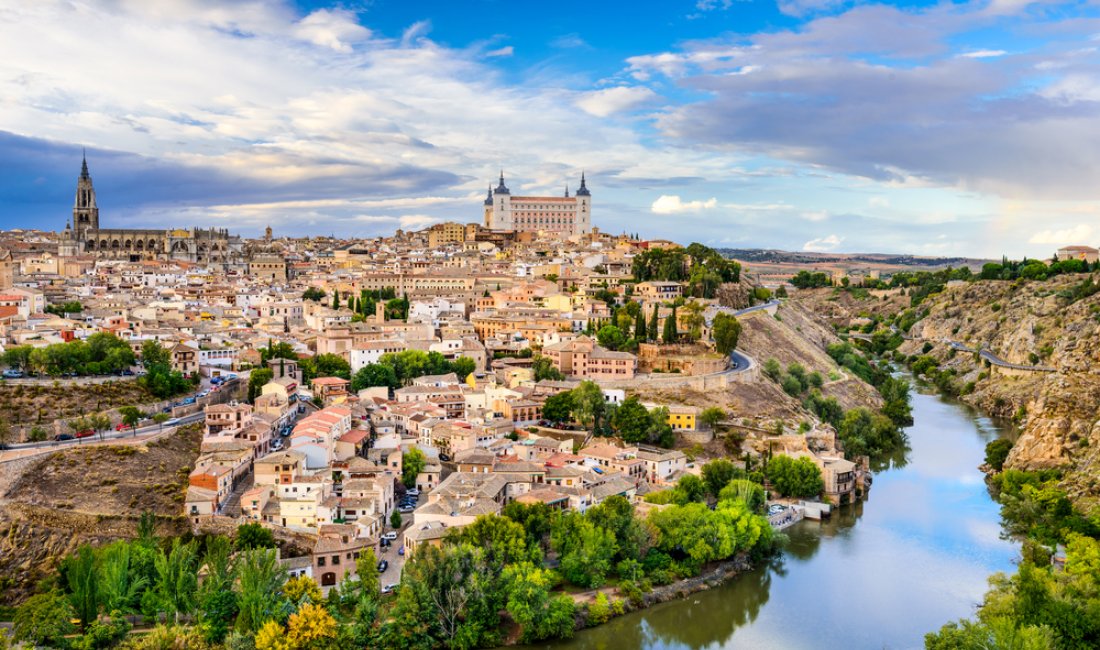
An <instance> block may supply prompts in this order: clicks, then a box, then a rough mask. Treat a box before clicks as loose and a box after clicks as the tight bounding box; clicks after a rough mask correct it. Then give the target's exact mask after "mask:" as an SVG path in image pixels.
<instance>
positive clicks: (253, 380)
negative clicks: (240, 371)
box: [248, 368, 275, 402]
mask: <svg viewBox="0 0 1100 650" xmlns="http://www.w3.org/2000/svg"><path fill="white" fill-rule="evenodd" d="M274 378H275V371H273V370H272V369H271V368H257V369H255V370H253V371H252V372H251V373H249V375H248V401H249V402H255V401H256V398H257V397H259V396H260V394H261V393H262V392H263V388H264V386H265V385H266V384H267V383H268V382H269V381H271V380H272V379H274Z"/></svg>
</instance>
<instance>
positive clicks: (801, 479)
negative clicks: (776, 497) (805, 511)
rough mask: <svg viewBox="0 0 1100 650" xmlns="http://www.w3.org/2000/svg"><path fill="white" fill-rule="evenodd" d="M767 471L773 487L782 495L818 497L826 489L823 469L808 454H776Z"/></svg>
mask: <svg viewBox="0 0 1100 650" xmlns="http://www.w3.org/2000/svg"><path fill="white" fill-rule="evenodd" d="M766 472H767V476H768V481H769V482H770V483H771V485H772V488H773V489H774V490H775V491H776V492H777V493H778V494H780V495H782V496H788V497H816V496H817V495H819V494H821V492H822V490H824V489H825V482H824V480H823V479H822V478H821V470H820V469H818V467H817V465H815V464H814V462H813V461H812V460H810V459H809V458H808V457H806V456H800V457H798V458H797V459H795V458H791V457H790V456H776V457H775V458H773V459H771V461H770V462H769V463H768V466H767V468H766Z"/></svg>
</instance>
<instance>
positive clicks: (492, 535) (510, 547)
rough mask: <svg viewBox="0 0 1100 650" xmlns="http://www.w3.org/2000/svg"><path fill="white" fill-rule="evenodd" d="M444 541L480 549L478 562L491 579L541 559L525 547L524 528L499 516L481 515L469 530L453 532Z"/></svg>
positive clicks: (467, 528)
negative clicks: (490, 575)
mask: <svg viewBox="0 0 1100 650" xmlns="http://www.w3.org/2000/svg"><path fill="white" fill-rule="evenodd" d="M447 541H448V543H455V544H469V545H470V546H472V547H473V548H477V549H480V550H481V560H482V561H483V562H484V563H485V566H486V567H487V569H488V570H489V571H490V572H492V573H493V574H494V575H499V574H500V572H501V571H503V570H504V568H505V566H507V565H509V564H515V563H517V562H528V561H530V562H538V561H540V560H541V559H542V558H541V555H540V554H539V553H538V552H533V551H532V549H531V547H530V546H529V545H528V543H527V531H525V530H524V529H523V526H521V525H520V524H518V523H516V522H514V521H512V520H511V519H509V518H508V517H501V516H499V515H481V516H479V517H478V518H477V519H475V520H474V523H472V524H470V525H469V526H463V527H462V528H459V529H457V530H456V531H454V533H452V534H451V535H450V536H448V538H447Z"/></svg>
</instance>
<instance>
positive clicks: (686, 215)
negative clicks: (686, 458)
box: [0, 0, 1100, 259]
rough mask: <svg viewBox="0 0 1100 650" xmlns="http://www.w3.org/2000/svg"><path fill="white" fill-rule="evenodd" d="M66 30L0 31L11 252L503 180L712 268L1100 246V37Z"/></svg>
mask: <svg viewBox="0 0 1100 650" xmlns="http://www.w3.org/2000/svg"><path fill="white" fill-rule="evenodd" d="M555 9H556V10H555V11H554V12H543V11H541V10H540V9H538V8H533V7H531V6H527V5H524V4H523V3H501V2H498V1H496V0H472V2H470V3H447V2H440V1H437V0H426V1H425V2H421V3H398V2H396V0H374V1H373V2H371V3H369V4H368V5H355V6H350V7H349V6H348V5H347V3H337V2H334V1H324V0H297V1H294V0H278V1H273V2H268V3H260V4H225V5H222V4H220V3H219V4H216V5H211V4H210V3H208V2H205V1H203V0H179V1H178V2H175V3H173V4H172V10H171V11H166V10H164V8H163V7H162V6H160V5H159V4H158V3H113V2H106V0H91V1H90V2H88V3H81V4H78V5H73V4H70V3H66V2H62V1H61V0H43V1H42V2H36V3H29V4H16V5H15V6H13V7H10V8H8V9H7V10H6V11H5V12H3V13H2V14H0V55H2V59H0V60H3V61H4V64H3V70H4V71H6V72H7V74H4V75H0V84H2V88H3V90H4V96H5V100H6V101H5V102H4V103H3V104H2V105H0V227H3V228H12V227H15V226H17V225H31V224H33V225H34V226H36V227H38V228H42V229H47V228H48V229H51V230H58V229H60V228H62V227H63V226H64V223H65V220H66V219H67V218H68V210H67V207H68V206H69V205H70V204H71V200H72V192H73V188H74V183H75V178H76V175H77V172H78V170H79V166H80V155H81V151H82V149H83V148H85V147H86V148H87V152H88V161H89V165H90V167H91V174H92V176H93V178H94V180H95V183H96V188H97V190H98V193H99V198H100V207H101V210H102V218H103V222H104V225H105V226H108V227H118V228H126V227H130V228H139V227H163V226H165V225H172V226H180V227H191V226H197V227H211V226H216V227H230V228H232V229H234V230H237V231H240V232H242V233H251V232H261V231H262V230H263V228H264V227H265V226H267V225H270V226H271V227H272V228H274V229H275V230H276V231H278V232H289V233H292V234H295V235H305V234H308V233H310V232H339V233H343V234H347V235H348V236H351V237H369V236H378V235H380V234H383V233H385V232H387V231H392V230H396V229H398V228H404V229H415V228H420V227H423V226H426V225H429V224H432V223H437V222H441V221H447V220H456V221H463V222H470V221H479V219H480V202H481V198H482V197H483V196H484V192H485V188H486V186H487V185H488V184H489V183H491V182H494V181H495V180H496V179H497V175H498V174H499V172H500V170H501V169H503V170H504V173H505V177H506V180H507V181H508V183H509V185H510V186H511V187H512V188H513V191H516V192H522V193H524V194H538V195H543V194H547V195H560V193H561V192H562V191H563V190H564V189H565V188H566V187H567V186H568V187H570V188H571V189H576V184H577V183H578V181H579V178H580V174H581V172H582V171H583V172H585V173H586V174H587V177H588V186H589V188H590V189H591V191H592V197H593V212H592V215H593V224H594V225H596V226H599V227H600V228H601V229H602V230H604V231H607V232H621V231H634V230H643V229H644V230H645V231H646V232H647V233H650V234H651V236H653V237H660V238H669V239H671V238H689V239H691V240H695V241H699V242H701V243H705V244H707V245H709V246H713V247H733V248H738V247H746V246H750V245H751V246H759V247H761V248H765V249H768V248H781V249H784V250H790V251H798V250H802V251H807V252H835V251H840V250H885V251H897V253H894V254H913V255H924V256H945V257H960V256H966V257H969V256H977V257H981V258H983V259H984V258H996V257H1000V256H1001V255H1002V253H1003V254H1006V255H1008V256H1009V257H1013V258H1021V257H1024V256H1027V257H1031V258H1039V257H1046V256H1048V255H1049V254H1050V251H1052V250H1055V249H1057V248H1058V247H1060V246H1063V245H1070V244H1089V245H1097V244H1100V226H1097V225H1095V224H1097V223H1098V219H1100V182H1097V181H1098V180H1100V179H1098V175H1100V172H1098V171H1097V168H1096V165H1095V157H1096V156H1095V152H1096V151H1097V150H1100V123H1098V122H1097V121H1096V119H1095V114H1096V106H1097V103H1100V66H1098V65H1097V64H1096V62H1095V61H1094V58H1095V57H1093V56H1091V55H1090V54H1089V53H1090V52H1092V51H1094V49H1095V34H1094V32H1095V28H1094V25H1095V21H1096V19H1098V18H1100V7H1098V6H1081V5H1079V4H1077V3H1071V2H1057V1H1056V2H1052V3H1036V2H1026V1H1025V2H1018V1H1015V0H976V1H971V2H960V3H947V4H944V3H938V2H931V1H930V0H907V1H906V2H904V3H876V2H868V3H862V2H860V3H857V2H852V1H849V0H839V1H833V0H829V1H823V0H779V1H778V2H775V3H771V2H730V1H728V0H719V1H715V0H672V1H668V2H665V1H661V2H656V1H654V0H650V1H649V2H643V4H642V5H640V6H638V5H635V6H633V7H632V9H631V10H630V11H623V10H622V8H621V7H620V6H619V5H617V4H616V3H598V4H592V3H584V2H580V1H579V0H563V2H562V3H560V4H559V5H557V6H556V7H555Z"/></svg>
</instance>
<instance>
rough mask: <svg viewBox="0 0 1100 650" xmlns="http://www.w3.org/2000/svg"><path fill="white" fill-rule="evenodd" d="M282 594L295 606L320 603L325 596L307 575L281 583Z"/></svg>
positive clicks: (314, 581) (315, 582)
mask: <svg viewBox="0 0 1100 650" xmlns="http://www.w3.org/2000/svg"><path fill="white" fill-rule="evenodd" d="M375 573H377V571H376V572H375ZM283 595H284V596H286V599H287V600H289V601H290V604H291V606H293V607H295V608H300V607H301V606H302V605H305V604H307V603H320V602H321V601H322V600H324V598H325V597H324V595H323V594H321V587H319V586H318V585H317V581H316V580H314V579H313V578H311V577H309V576H295V577H293V578H291V579H290V580H287V581H286V584H284V585H283Z"/></svg>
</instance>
